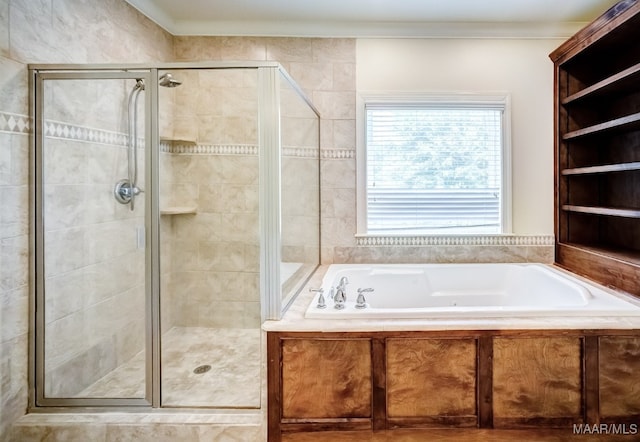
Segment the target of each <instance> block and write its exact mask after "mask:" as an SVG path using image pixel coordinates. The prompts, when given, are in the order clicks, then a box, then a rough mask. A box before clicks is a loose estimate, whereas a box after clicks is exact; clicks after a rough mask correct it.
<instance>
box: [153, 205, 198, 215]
mask: <svg viewBox="0 0 640 442" xmlns="http://www.w3.org/2000/svg"><path fill="white" fill-rule="evenodd" d="M196 213H197V207H195V206H172V207H165V208H163V209H160V215H195V214H196Z"/></svg>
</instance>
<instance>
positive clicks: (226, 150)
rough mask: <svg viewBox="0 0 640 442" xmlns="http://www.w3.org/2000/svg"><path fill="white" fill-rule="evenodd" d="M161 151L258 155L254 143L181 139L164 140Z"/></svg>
mask: <svg viewBox="0 0 640 442" xmlns="http://www.w3.org/2000/svg"><path fill="white" fill-rule="evenodd" d="M160 151H161V152H166V153H171V154H183V155H185V154H186V155H258V146H256V145H252V144H196V143H191V142H181V141H162V142H161V143H160Z"/></svg>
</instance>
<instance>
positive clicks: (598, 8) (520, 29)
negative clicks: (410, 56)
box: [126, 0, 617, 38]
mask: <svg viewBox="0 0 640 442" xmlns="http://www.w3.org/2000/svg"><path fill="white" fill-rule="evenodd" d="M126 1H127V2H128V3H129V4H131V5H132V6H133V7H135V8H136V9H138V10H140V11H141V12H142V13H143V14H145V15H146V16H148V17H149V18H150V19H151V20H153V21H155V22H156V23H158V24H159V25H160V26H162V27H163V28H165V29H166V30H167V31H169V32H170V33H172V34H174V35H227V36H233V35H236V36H237V35H242V36H296V37H513V38H566V37H569V36H571V35H573V34H574V33H575V32H576V31H577V30H579V29H580V28H582V27H583V26H584V25H586V24H587V23H588V22H590V21H591V20H593V19H594V18H596V17H598V16H599V15H600V14H602V13H603V12H605V11H606V10H607V9H608V8H609V7H611V6H612V5H614V4H615V3H616V2H617V0H126Z"/></svg>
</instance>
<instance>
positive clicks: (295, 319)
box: [262, 262, 640, 332]
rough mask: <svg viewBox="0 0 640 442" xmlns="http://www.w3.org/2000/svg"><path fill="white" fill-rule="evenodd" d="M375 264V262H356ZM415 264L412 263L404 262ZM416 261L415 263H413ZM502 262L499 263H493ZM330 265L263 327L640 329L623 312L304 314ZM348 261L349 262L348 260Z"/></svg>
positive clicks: (622, 295)
mask: <svg viewBox="0 0 640 442" xmlns="http://www.w3.org/2000/svg"><path fill="white" fill-rule="evenodd" d="M357 264H366V265H371V264H377V263H357ZM406 264H416V263H406ZM417 264H419V263H417ZM493 264H502V263H493ZM505 264H512V263H510V262H509V263H505ZM513 264H540V265H542V266H545V267H549V268H551V269H553V270H555V271H557V272H559V273H561V274H563V275H566V276H568V277H570V278H574V279H576V280H577V281H580V282H582V283H586V284H590V285H594V286H596V287H597V288H598V289H600V290H603V291H605V292H606V293H608V294H611V295H613V296H614V297H617V298H619V299H622V300H623V301H626V302H629V303H631V304H634V305H636V306H638V307H640V298H636V297H634V296H633V295H631V294H629V293H627V292H623V291H621V290H617V289H613V288H609V287H605V286H602V285H600V284H598V283H596V282H594V281H592V280H590V279H588V278H585V277H583V276H581V275H577V274H575V273H573V272H570V271H568V270H566V269H564V268H562V267H561V266H558V265H555V264H546V263H521V262H517V263H513ZM331 265H336V264H322V265H320V266H319V267H318V268H317V269H316V271H315V272H314V274H313V275H311V277H310V278H309V280H308V281H307V283H306V285H305V286H304V287H303V289H302V290H301V291H300V293H299V294H298V296H297V297H296V299H295V300H294V301H293V302H292V304H291V306H290V308H289V309H288V310H287V311H286V312H285V314H284V315H283V317H282V318H281V319H280V320H268V321H265V322H263V324H262V329H263V330H265V331H309V332H318V331H320V332H322V331H325V332H357V331H362V332H369V331H423V330H433V331H436V330H514V329H531V330H536V329H537V330H545V329H559V330H563V329H566V330H571V329H611V330H621V329H622V330H624V329H629V330H635V329H640V317H635V316H627V317H616V316H601V317H579V316H548V315H541V316H531V317H518V316H515V315H514V316H511V317H508V318H490V317H486V318H439V319H407V318H404V319H380V318H378V319H351V318H348V319H330V320H329V319H326V318H325V319H314V318H305V316H304V314H305V312H306V309H307V307H308V306H309V303H310V302H311V301H312V299H313V297H314V296H315V294H314V293H312V292H310V291H309V290H310V289H312V288H317V287H320V286H321V285H322V279H323V278H324V275H325V274H326V272H327V270H328V269H329V267H330V266H331ZM349 265H351V264H349Z"/></svg>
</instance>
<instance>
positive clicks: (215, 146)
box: [160, 69, 260, 329]
mask: <svg viewBox="0 0 640 442" xmlns="http://www.w3.org/2000/svg"><path fill="white" fill-rule="evenodd" d="M171 73H172V75H173V76H174V77H175V78H176V79H178V80H180V81H182V85H181V86H180V87H179V88H176V89H174V90H173V91H172V95H173V97H174V103H173V106H171V103H170V102H168V103H165V102H163V101H161V102H160V113H161V114H163V115H164V114H168V113H171V114H172V115H173V117H167V116H163V117H161V120H162V121H167V120H173V123H172V125H171V127H169V126H168V125H167V126H165V129H164V130H165V132H164V133H161V138H163V139H165V140H167V141H166V142H165V143H164V144H163V149H164V150H165V152H164V153H163V164H164V166H163V169H162V171H161V173H164V175H163V176H161V177H160V181H161V182H162V188H161V192H162V194H161V196H160V199H161V201H162V205H163V206H164V207H165V208H166V207H192V208H195V210H196V213H195V214H185V215H164V216H162V223H163V226H164V227H165V228H164V230H163V232H164V233H165V234H166V235H167V237H166V238H163V239H162V241H163V244H166V243H169V247H170V254H167V253H163V256H164V257H165V260H167V265H168V269H167V271H168V274H163V278H165V277H166V278H169V279H168V280H169V282H168V283H166V281H165V283H164V284H163V287H166V288H167V290H165V291H164V293H163V294H162V295H161V296H162V301H161V302H162V305H161V309H162V311H163V312H166V313H165V314H164V316H163V319H164V320H165V321H170V323H169V324H163V329H167V328H168V327H171V326H181V327H215V328H217V327H225V328H226V327H231V328H256V327H259V326H260V303H259V301H260V299H259V297H260V291H259V289H258V279H259V274H258V272H259V268H260V259H259V247H260V241H259V220H258V213H259V212H258V209H259V206H258V196H259V195H258V177H259V170H258V167H259V165H258V147H257V145H258V141H257V126H258V121H257V117H258V103H257V99H258V93H257V71H256V70H255V69H224V70H215V69H211V70H197V71H188V70H173V71H171ZM163 95H166V94H165V93H164V91H163ZM161 100H162V96H161ZM167 131H172V133H167Z"/></svg>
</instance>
